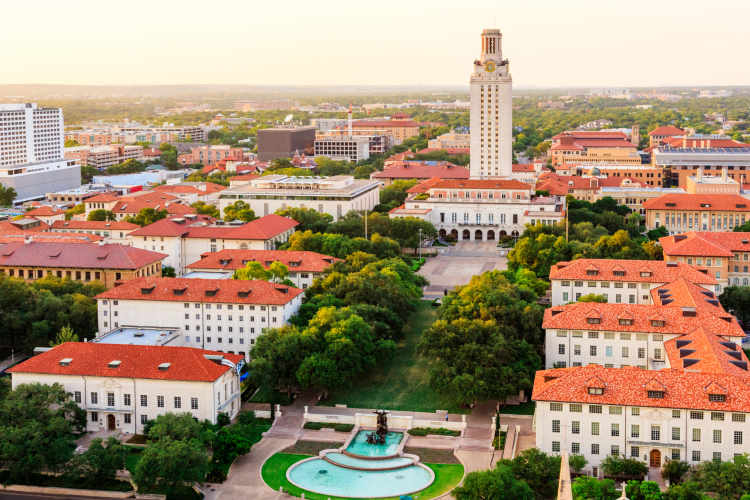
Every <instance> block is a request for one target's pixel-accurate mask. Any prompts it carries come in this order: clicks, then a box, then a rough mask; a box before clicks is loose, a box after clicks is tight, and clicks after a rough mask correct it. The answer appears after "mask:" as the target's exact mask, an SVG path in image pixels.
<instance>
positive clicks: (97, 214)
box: [86, 209, 117, 221]
mask: <svg viewBox="0 0 750 500" xmlns="http://www.w3.org/2000/svg"><path fill="white" fill-rule="evenodd" d="M86 220H91V221H113V220H117V217H116V216H115V214H114V212H112V211H110V210H104V209H99V210H92V211H91V212H89V216H88V217H87V218H86Z"/></svg>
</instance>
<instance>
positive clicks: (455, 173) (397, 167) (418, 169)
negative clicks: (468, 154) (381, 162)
mask: <svg viewBox="0 0 750 500" xmlns="http://www.w3.org/2000/svg"><path fill="white" fill-rule="evenodd" d="M432 177H441V178H443V179H468V178H469V169H468V168H466V167H459V166H457V165H453V164H452V163H446V164H443V165H423V164H420V163H417V162H400V163H392V164H390V165H388V166H387V167H385V170H383V171H382V172H375V173H374V174H372V178H373V179H430V178H432Z"/></svg>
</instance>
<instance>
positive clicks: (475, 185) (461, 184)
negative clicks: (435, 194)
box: [430, 179, 531, 190]
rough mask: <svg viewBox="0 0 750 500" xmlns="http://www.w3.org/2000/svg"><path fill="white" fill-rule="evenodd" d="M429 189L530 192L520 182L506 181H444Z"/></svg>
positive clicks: (527, 185)
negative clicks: (520, 190)
mask: <svg viewBox="0 0 750 500" xmlns="http://www.w3.org/2000/svg"><path fill="white" fill-rule="evenodd" d="M430 189H522V190H530V189H531V186H530V185H529V184H526V183H524V182H521V181H516V180H512V181H506V180H474V179H472V180H468V179H467V180H460V179H456V180H453V179H444V180H442V181H441V182H438V183H437V184H434V185H433V186H432V187H431V188H430Z"/></svg>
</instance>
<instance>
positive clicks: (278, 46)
mask: <svg viewBox="0 0 750 500" xmlns="http://www.w3.org/2000/svg"><path fill="white" fill-rule="evenodd" d="M748 14H750V2H747V1H746V0H716V1H714V2H712V3H706V2H705V1H697V0H682V1H674V0H657V1H653V0H651V1H643V0H633V1H630V2H618V3H615V2H602V1H601V0H569V1H567V2H558V1H553V0H531V1H528V2H512V3H510V2H502V3H500V2H492V1H489V0H474V1H471V2H464V3H456V2H448V1H446V0H432V1H429V2H426V1H422V0H411V1H409V2H403V1H400V2H397V1H393V0H382V1H380V2H378V3H376V4H372V3H351V2H343V1H340V0H329V1H327V2H324V3H319V2H315V3H313V2H307V1H301V0H286V1H284V2H260V1H255V2H247V1H244V2H243V1H239V0H219V1H215V2H211V3H205V2H201V3H198V2H174V1H166V0H161V1H157V2H153V1H152V2H145V1H143V0H133V1H131V2H129V3H128V4H126V5H123V4H111V3H101V2H93V1H91V0H72V1H69V2H60V1H59V0H25V1H24V2H12V3H11V2H6V5H4V6H3V18H4V22H3V29H2V30H0V46H3V47H4V50H3V51H2V52H0V68H2V70H1V71H0V84H34V83H42V84H78V85H86V84H89V85H110V84H123V85H127V84H137V85H148V84H152V85H165V84H177V85H179V84H246V85H283V84H287V85H435V86H441V85H445V86H456V85H460V86H462V87H463V86H467V87H468V80H469V75H470V74H471V71H472V62H473V61H474V59H475V58H477V57H478V56H479V35H480V33H481V31H482V29H483V28H492V27H495V19H497V27H498V28H500V29H501V30H502V33H503V55H504V57H506V58H508V59H509V60H510V69H511V74H512V76H513V80H514V84H515V85H517V86H536V87H553V88H554V87H557V88H559V87H584V88H585V87H594V86H596V87H601V86H611V87H615V86H616V87H657V86H686V87H700V86H731V85H746V84H749V83H750V65H747V64H744V63H743V62H742V57H741V56H740V57H738V55H740V54H741V51H739V52H738V50H739V49H740V48H741V47H743V46H745V45H746V42H747V35H746V34H745V32H746V28H745V26H744V24H745V19H747V17H748Z"/></svg>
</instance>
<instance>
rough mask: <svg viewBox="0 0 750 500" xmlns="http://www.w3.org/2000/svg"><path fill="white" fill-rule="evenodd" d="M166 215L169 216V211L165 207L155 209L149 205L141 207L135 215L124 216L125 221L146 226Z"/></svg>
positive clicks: (164, 217)
mask: <svg viewBox="0 0 750 500" xmlns="http://www.w3.org/2000/svg"><path fill="white" fill-rule="evenodd" d="M167 217H169V212H167V209H166V208H163V209H161V210H156V209H155V208H150V207H149V208H142V209H141V210H140V211H139V212H138V214H137V215H136V216H135V217H125V222H130V223H131V224H138V225H139V226H148V225H149V224H153V223H154V222H157V221H160V220H162V219H166V218H167Z"/></svg>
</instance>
